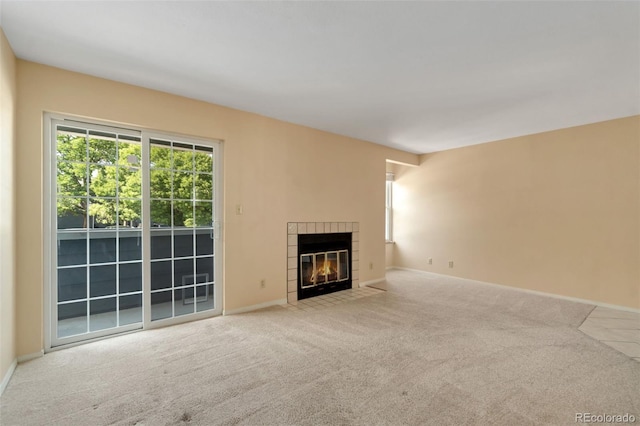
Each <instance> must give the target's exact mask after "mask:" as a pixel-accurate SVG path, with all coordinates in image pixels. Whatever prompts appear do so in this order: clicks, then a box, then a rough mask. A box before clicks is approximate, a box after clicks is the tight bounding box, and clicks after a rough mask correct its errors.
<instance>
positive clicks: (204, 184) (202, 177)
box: [195, 173, 213, 201]
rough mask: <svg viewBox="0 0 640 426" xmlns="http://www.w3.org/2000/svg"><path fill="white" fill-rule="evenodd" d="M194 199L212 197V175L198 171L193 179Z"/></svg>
mask: <svg viewBox="0 0 640 426" xmlns="http://www.w3.org/2000/svg"><path fill="white" fill-rule="evenodd" d="M195 187H196V188H195V190H196V199H198V200H207V201H209V200H212V199H213V192H212V191H213V175H208V174H202V173H199V174H197V175H196V180H195Z"/></svg>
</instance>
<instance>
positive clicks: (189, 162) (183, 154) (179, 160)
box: [173, 149, 193, 171]
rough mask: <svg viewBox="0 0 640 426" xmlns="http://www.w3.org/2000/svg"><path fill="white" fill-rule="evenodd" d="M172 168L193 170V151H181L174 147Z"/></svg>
mask: <svg viewBox="0 0 640 426" xmlns="http://www.w3.org/2000/svg"><path fill="white" fill-rule="evenodd" d="M173 169H174V170H188V171H192V170H193V151H183V150H181V149H174V151H173Z"/></svg>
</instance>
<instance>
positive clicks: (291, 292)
mask: <svg viewBox="0 0 640 426" xmlns="http://www.w3.org/2000/svg"><path fill="white" fill-rule="evenodd" d="M336 232H351V287H352V288H358V287H359V283H360V271H359V269H360V268H359V263H360V262H359V259H360V223H359V222H289V223H287V302H288V303H297V301H298V234H329V233H336Z"/></svg>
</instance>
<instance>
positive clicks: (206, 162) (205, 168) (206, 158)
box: [195, 151, 213, 173]
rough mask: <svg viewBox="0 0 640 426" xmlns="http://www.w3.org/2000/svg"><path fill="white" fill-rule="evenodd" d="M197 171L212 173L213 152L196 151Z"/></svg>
mask: <svg viewBox="0 0 640 426" xmlns="http://www.w3.org/2000/svg"><path fill="white" fill-rule="evenodd" d="M195 165H196V172H204V173H211V171H212V170H213V154H212V153H208V152H198V151H196V152H195Z"/></svg>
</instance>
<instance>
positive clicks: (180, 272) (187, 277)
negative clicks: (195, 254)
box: [173, 258, 194, 287]
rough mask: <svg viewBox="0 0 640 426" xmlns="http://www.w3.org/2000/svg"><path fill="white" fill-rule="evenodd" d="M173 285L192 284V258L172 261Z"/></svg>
mask: <svg viewBox="0 0 640 426" xmlns="http://www.w3.org/2000/svg"><path fill="white" fill-rule="evenodd" d="M173 274H174V280H173V286H174V287H180V286H183V285H189V284H194V277H193V275H194V273H193V258H190V259H181V260H174V261H173Z"/></svg>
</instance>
